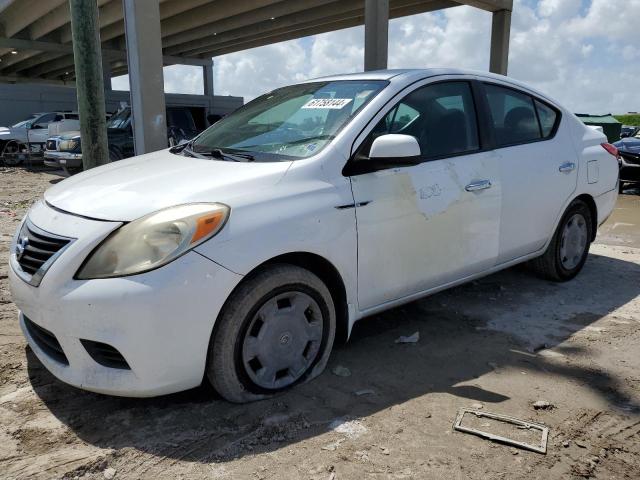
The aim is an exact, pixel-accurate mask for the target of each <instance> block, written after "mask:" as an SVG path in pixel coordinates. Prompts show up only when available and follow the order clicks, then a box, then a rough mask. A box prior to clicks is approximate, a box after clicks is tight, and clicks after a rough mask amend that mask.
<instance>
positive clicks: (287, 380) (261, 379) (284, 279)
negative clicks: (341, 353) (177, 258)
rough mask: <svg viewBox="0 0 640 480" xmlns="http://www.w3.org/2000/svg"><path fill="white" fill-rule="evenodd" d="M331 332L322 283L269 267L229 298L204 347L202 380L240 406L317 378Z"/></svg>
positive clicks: (304, 273)
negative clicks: (206, 353)
mask: <svg viewBox="0 0 640 480" xmlns="http://www.w3.org/2000/svg"><path fill="white" fill-rule="evenodd" d="M335 330H336V315H335V307H334V304H333V300H332V298H331V294H330V293H329V290H328V289H327V287H326V285H325V284H324V283H323V282H322V281H321V280H320V279H319V278H318V277H317V276H316V275H314V274H313V273H311V272H309V271H308V270H305V269H303V268H300V267H296V266H293V265H284V264H282V265H270V266H268V267H266V268H264V269H262V270H260V271H259V272H258V273H257V274H255V275H253V276H251V277H250V278H249V279H247V280H245V281H244V282H243V283H242V284H241V285H240V286H239V287H238V288H237V289H236V290H235V291H234V292H233V293H232V294H231V296H230V297H229V299H228V300H227V302H226V304H225V306H224V308H223V309H222V312H221V314H220V316H219V318H218V320H217V324H216V326H215V331H214V333H213V336H212V338H211V342H210V346H209V360H208V365H207V377H208V378H209V381H210V382H211V383H212V385H213V387H214V388H215V389H216V391H217V392H218V393H219V394H220V395H222V396H223V397H224V398H225V399H227V400H229V401H231V402H236V403H245V402H250V401H254V400H260V399H263V398H267V397H269V396H272V395H275V394H277V393H280V392H282V391H284V390H287V389H289V388H291V387H293V386H294V385H297V384H299V383H301V382H304V381H306V380H309V379H311V378H314V377H316V376H317V375H319V374H320V373H321V372H322V371H323V370H324V367H325V366H326V364H327V361H328V359H329V355H330V353H331V348H332V346H333V341H334V337H335Z"/></svg>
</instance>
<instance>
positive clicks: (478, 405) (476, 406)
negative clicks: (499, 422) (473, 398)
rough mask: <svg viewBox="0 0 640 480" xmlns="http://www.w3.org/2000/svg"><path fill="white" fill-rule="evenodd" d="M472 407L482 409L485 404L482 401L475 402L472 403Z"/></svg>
mask: <svg viewBox="0 0 640 480" xmlns="http://www.w3.org/2000/svg"><path fill="white" fill-rule="evenodd" d="M471 408H474V409H476V410H482V409H483V408H484V405H482V404H481V403H474V404H472V405H471Z"/></svg>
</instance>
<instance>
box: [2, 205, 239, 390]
mask: <svg viewBox="0 0 640 480" xmlns="http://www.w3.org/2000/svg"><path fill="white" fill-rule="evenodd" d="M29 219H30V220H31V221H32V222H33V223H34V224H35V225H37V226H39V227H40V228H41V229H43V230H46V231H53V232H55V233H57V234H60V235H65V236H73V237H75V238H77V240H76V241H74V242H73V244H72V245H70V246H69V248H68V249H67V250H66V251H65V252H64V253H63V254H62V255H60V257H59V258H58V259H57V260H56V261H55V262H54V263H53V264H52V265H51V267H50V268H49V270H48V271H47V273H46V274H45V276H44V277H43V279H42V282H41V283H40V286H39V287H33V286H31V285H29V284H28V283H26V282H25V281H24V280H22V279H21V278H20V276H19V275H18V274H17V273H16V269H19V266H16V265H17V263H16V261H15V258H13V257H14V255H13V254H12V259H11V268H10V269H9V282H10V287H11V292H12V295H13V300H14V302H15V303H16V305H17V306H18V308H19V309H20V324H21V327H22V329H23V332H24V334H25V337H26V338H27V341H28V342H29V345H30V346H31V348H32V349H33V351H34V352H35V354H36V356H37V357H38V358H39V360H40V361H41V362H42V363H43V364H44V366H45V367H46V368H47V369H48V370H49V371H51V373H53V374H54V375H55V376H56V377H58V378H59V379H60V380H62V381H64V382H66V383H69V384H71V385H74V386H76V387H79V388H82V389H86V390H90V391H94V392H99V393H107V394H112V395H121V396H136V397H145V396H154V395H161V394H166V393H172V392H177V391H180V390H185V389H188V388H192V387H194V386H197V385H199V384H200V383H201V381H202V378H203V375H204V371H205V366H206V358H207V351H208V345H209V338H210V336H211V331H212V328H213V325H214V322H215V319H216V317H217V315H218V312H219V311H220V309H221V308H222V305H223V304H224V302H225V300H226V299H227V297H228V295H229V294H230V293H231V291H232V289H233V288H234V287H235V286H236V285H237V284H238V282H239V281H240V279H241V278H242V277H241V276H240V275H238V274H235V273H233V272H231V271H229V270H227V269H226V268H224V267H222V266H220V265H218V264H216V263H214V262H212V261H210V260H208V259H206V258H205V257H203V256H201V255H199V254H197V253H195V252H190V253H188V254H186V255H184V256H182V257H180V258H178V259H177V260H175V261H174V262H171V263H170V264H168V265H165V266H164V267H162V268H159V269H157V270H154V271H151V272H147V273H144V274H140V275H132V276H129V277H122V278H111V279H98V280H74V279H73V276H74V274H75V272H76V271H77V270H78V268H79V267H80V265H81V264H82V262H83V261H84V259H85V258H86V256H87V255H88V254H89V253H90V252H91V251H92V250H93V248H95V246H97V244H98V243H99V242H100V241H101V240H102V239H103V238H105V237H106V236H107V235H108V234H109V233H110V232H111V231H113V230H114V229H115V228H117V227H118V226H119V225H120V224H119V223H117V222H103V221H96V220H89V219H86V218H81V217H76V216H73V215H68V214H64V213H61V212H59V211H56V210H53V209H51V208H49V207H48V206H46V205H45V204H43V203H39V204H37V205H36V206H35V207H34V209H32V211H31V212H30V214H29ZM12 251H13V249H12ZM25 317H27V318H28V319H29V320H30V321H31V322H33V324H35V325H36V326H37V327H40V328H42V329H46V330H47V331H48V332H50V333H51V334H52V335H54V336H55V339H56V340H57V342H58V343H59V346H60V347H61V349H62V351H63V352H64V356H65V357H66V360H67V361H66V362H62V361H60V359H59V358H56V356H54V355H51V351H50V350H49V349H47V348H46V345H43V343H42V341H38V339H37V338H34V335H32V334H31V333H30V330H29V329H28V328H27V327H26V323H25ZM31 331H32V330H31ZM81 340H85V341H86V340H88V341H91V342H100V343H101V344H106V345H108V346H110V347H113V348H114V349H116V350H117V351H118V352H119V353H120V354H121V355H122V356H123V357H124V359H125V360H126V363H127V364H128V366H129V367H130V368H129V369H121V368H120V369H119V368H110V367H107V366H104V365H102V364H100V363H98V362H97V361H96V360H95V359H94V357H92V355H91V354H90V353H89V352H88V351H87V348H86V346H85V344H83V342H82V341H81Z"/></svg>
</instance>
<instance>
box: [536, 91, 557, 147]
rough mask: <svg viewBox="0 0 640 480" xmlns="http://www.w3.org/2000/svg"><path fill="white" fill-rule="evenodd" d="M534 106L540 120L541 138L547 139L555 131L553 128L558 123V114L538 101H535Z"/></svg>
mask: <svg viewBox="0 0 640 480" xmlns="http://www.w3.org/2000/svg"><path fill="white" fill-rule="evenodd" d="M535 104H536V110H537V111H538V118H539V119H540V128H541V129H542V136H543V137H544V138H549V137H550V136H552V135H553V132H554V130H555V126H556V123H557V121H558V112H557V111H556V110H555V109H553V108H551V107H550V106H549V105H546V104H544V103H542V102H541V101H539V100H535Z"/></svg>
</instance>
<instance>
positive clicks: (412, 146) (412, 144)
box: [369, 133, 420, 165]
mask: <svg viewBox="0 0 640 480" xmlns="http://www.w3.org/2000/svg"><path fill="white" fill-rule="evenodd" d="M369 158H370V159H371V160H383V161H387V162H392V163H395V164H399V165H415V164H416V162H417V161H419V160H420V145H418V141H417V140H416V139H415V137H412V136H411V135H401V134H397V133H390V134H387V135H382V136H380V137H378V138H376V139H375V140H374V141H373V144H372V145H371V150H370V151H369Z"/></svg>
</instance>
